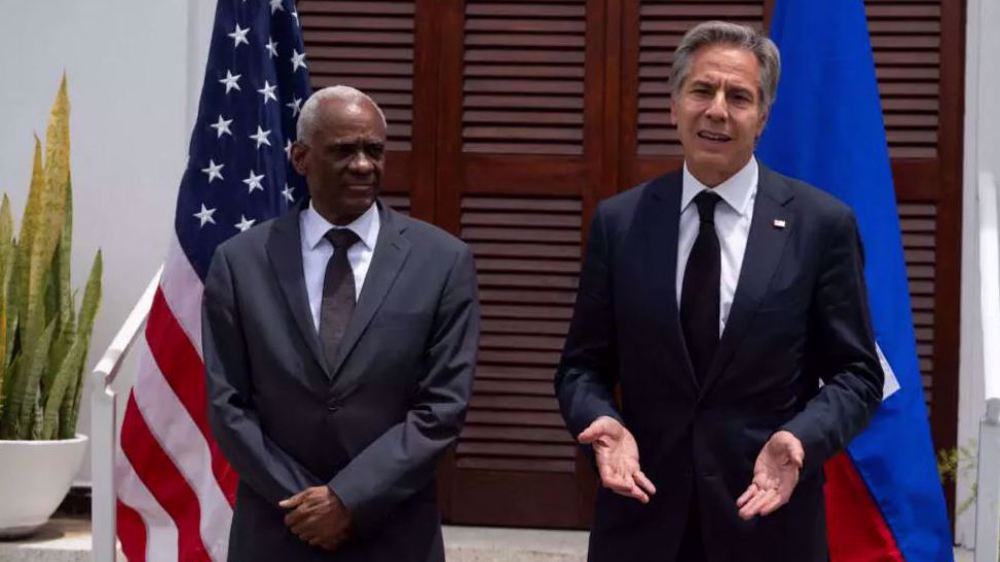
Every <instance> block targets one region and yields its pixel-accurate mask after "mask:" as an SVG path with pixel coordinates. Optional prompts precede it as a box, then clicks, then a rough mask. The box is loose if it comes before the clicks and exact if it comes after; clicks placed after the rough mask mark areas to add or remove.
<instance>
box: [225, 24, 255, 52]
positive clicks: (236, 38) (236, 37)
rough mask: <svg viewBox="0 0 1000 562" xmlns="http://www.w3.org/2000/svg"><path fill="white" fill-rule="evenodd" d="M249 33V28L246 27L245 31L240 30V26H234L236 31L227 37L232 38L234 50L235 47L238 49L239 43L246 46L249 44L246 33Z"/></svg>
mask: <svg viewBox="0 0 1000 562" xmlns="http://www.w3.org/2000/svg"><path fill="white" fill-rule="evenodd" d="M249 31H250V28H249V27H247V28H246V29H240V24H236V30H235V31H233V32H232V33H230V34H229V36H230V37H232V38H233V48H234V49H235V48H236V47H239V46H240V43H244V44H246V45H249V44H250V41H247V32H249Z"/></svg>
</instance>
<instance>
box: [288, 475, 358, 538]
mask: <svg viewBox="0 0 1000 562" xmlns="http://www.w3.org/2000/svg"><path fill="white" fill-rule="evenodd" d="M278 505H279V506H280V507H282V508H284V509H291V510H292V511H291V512H289V513H288V514H287V515H285V525H286V526H287V527H288V528H289V529H290V530H291V531H292V532H293V533H295V535H296V536H298V537H299V538H300V539H302V540H303V541H305V542H307V543H309V544H311V545H312V546H318V547H320V548H324V549H326V550H330V551H333V550H336V549H337V548H338V547H339V546H340V545H341V544H343V543H344V541H346V540H347V538H348V537H349V536H350V532H351V514H350V513H349V512H348V511H347V508H346V507H344V504H343V503H342V502H341V501H340V498H338V497H337V494H334V493H333V491H332V490H330V488H328V487H326V486H313V487H311V488H306V489H305V490H303V491H301V492H299V493H298V494H295V495H294V496H292V497H290V498H288V499H287V500H283V501H281V502H279V503H278Z"/></svg>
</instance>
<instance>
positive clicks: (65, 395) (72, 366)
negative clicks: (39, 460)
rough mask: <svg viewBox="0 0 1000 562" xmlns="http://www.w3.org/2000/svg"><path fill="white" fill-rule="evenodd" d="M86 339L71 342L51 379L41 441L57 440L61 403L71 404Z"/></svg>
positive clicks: (78, 338)
mask: <svg viewBox="0 0 1000 562" xmlns="http://www.w3.org/2000/svg"><path fill="white" fill-rule="evenodd" d="M86 340H87V338H86V337H84V336H83V334H81V335H80V336H79V337H77V338H76V339H75V340H74V341H73V345H72V346H70V348H69V353H67V354H66V357H65V358H64V359H63V361H62V363H61V364H60V365H59V368H58V369H54V371H55V372H56V375H55V376H54V377H53V378H52V379H53V383H52V387H51V388H50V390H49V395H48V396H47V397H46V400H45V420H44V423H43V426H42V439H58V438H60V437H61V435H60V433H61V432H60V428H59V426H60V423H59V421H60V419H61V418H62V417H63V416H62V415H61V414H62V411H63V407H62V406H63V403H64V402H66V401H68V402H69V403H70V404H72V402H73V399H72V395H73V394H74V393H75V392H76V387H77V385H78V383H79V378H80V377H79V372H80V366H81V365H82V364H83V360H84V357H85V356H86V354H87V341H86Z"/></svg>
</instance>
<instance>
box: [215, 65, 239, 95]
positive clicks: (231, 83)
mask: <svg viewBox="0 0 1000 562" xmlns="http://www.w3.org/2000/svg"><path fill="white" fill-rule="evenodd" d="M240 76H243V75H242V74H237V75H235V76H233V73H232V72H230V71H229V70H227V71H226V77H225V78H223V79H222V80H219V83H220V84H225V85H226V93H227V94H228V93H229V90H232V89H233V88H236V89H237V90H239V89H240V85H239V83H238V82H239V80H240Z"/></svg>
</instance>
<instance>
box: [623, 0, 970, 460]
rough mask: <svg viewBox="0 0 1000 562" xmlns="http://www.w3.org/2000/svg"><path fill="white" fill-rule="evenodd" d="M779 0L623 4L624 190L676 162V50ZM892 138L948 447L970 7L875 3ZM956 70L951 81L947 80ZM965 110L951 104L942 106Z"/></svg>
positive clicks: (930, 379)
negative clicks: (707, 27) (717, 22)
mask: <svg viewBox="0 0 1000 562" xmlns="http://www.w3.org/2000/svg"><path fill="white" fill-rule="evenodd" d="M771 4H773V2H768V1H765V0H733V1H725V0H723V1H715V0H703V1H700V2H695V1H691V2H683V3H679V2H673V1H665V0H628V1H625V2H623V3H622V22H623V24H622V25H623V29H622V35H621V37H622V40H621V49H622V69H621V77H622V82H621V88H622V90H621V107H622V111H621V122H620V127H621V136H620V151H621V152H620V154H621V156H620V158H619V159H618V163H619V178H620V180H621V187H622V189H627V188H628V187H629V186H631V185H635V184H637V183H640V182H641V181H645V180H646V179H649V178H652V177H655V176H656V175H659V174H662V173H664V172H666V171H668V170H671V169H676V168H677V167H679V166H680V165H681V162H682V150H681V146H680V143H679V141H678V139H677V134H676V130H675V129H674V128H673V127H671V126H670V124H669V104H670V85H669V83H668V77H669V73H670V64H671V61H672V52H673V49H674V48H675V47H676V46H677V43H678V42H679V40H680V37H681V36H682V35H683V34H684V32H685V31H687V30H688V29H689V28H691V27H692V26H694V25H695V24H697V23H699V22H702V21H705V20H709V19H723V20H730V21H736V22H740V23H747V24H753V25H757V26H758V27H762V26H763V24H764V22H765V21H766V20H767V19H768V16H769V13H768V10H769V9H770V7H771ZM865 4H866V8H867V14H868V24H869V30H870V33H871V41H872V47H873V50H874V55H875V63H876V71H877V75H878V81H879V90H880V93H881V96H882V107H883V114H884V118H885V125H886V133H887V137H888V142H889V149H890V156H891V158H892V170H893V175H894V181H895V187H896V196H897V200H898V202H899V213H900V219H901V227H902V230H903V244H904V249H905V253H906V262H907V271H908V275H909V279H910V292H911V296H912V306H913V316H914V328H915V333H916V337H917V349H918V354H919V356H920V366H921V372H922V379H923V385H924V395H925V397H926V400H927V404H928V408H929V411H930V415H931V427H932V431H933V435H934V441H935V445H936V446H937V447H951V446H954V443H955V423H954V421H955V419H956V418H957V389H958V338H957V334H958V309H959V303H958V295H959V277H958V267H957V266H949V267H940V265H943V264H957V263H958V258H959V254H960V248H959V246H960V236H961V222H960V221H961V216H960V215H961V193H960V190H961V180H960V178H961V112H960V111H959V110H958V109H957V108H958V107H959V106H960V104H961V99H962V97H961V84H960V82H961V76H962V68H961V67H962V63H963V59H962V56H961V54H962V51H961V45H962V43H961V41H962V39H961V38H962V35H963V34H962V7H961V3H957V2H945V1H944V0H909V1H908V0H867V1H866V2H865ZM946 77H950V80H948V79H946ZM947 107H951V108H956V109H954V110H952V111H943V110H942V108H947Z"/></svg>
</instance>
